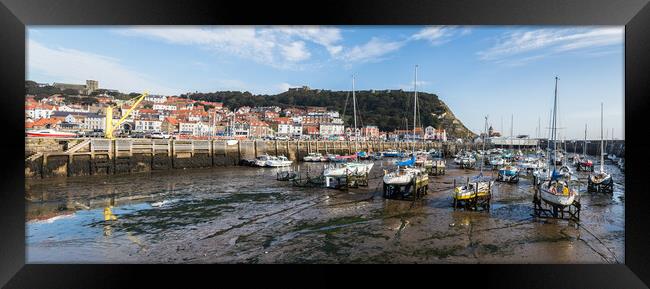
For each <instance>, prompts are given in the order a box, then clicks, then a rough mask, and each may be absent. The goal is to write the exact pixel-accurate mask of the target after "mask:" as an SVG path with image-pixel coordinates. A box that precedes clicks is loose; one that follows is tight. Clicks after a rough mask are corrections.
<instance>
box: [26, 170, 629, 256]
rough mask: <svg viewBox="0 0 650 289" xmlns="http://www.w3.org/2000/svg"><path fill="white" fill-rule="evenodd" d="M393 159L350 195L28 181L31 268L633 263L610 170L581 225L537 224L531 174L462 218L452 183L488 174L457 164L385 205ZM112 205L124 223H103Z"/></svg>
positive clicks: (279, 187)
mask: <svg viewBox="0 0 650 289" xmlns="http://www.w3.org/2000/svg"><path fill="white" fill-rule="evenodd" d="M389 163H390V161H389V160H384V161H377V162H376V164H375V167H374V168H373V171H372V173H371V180H370V184H369V186H368V187H366V188H359V189H350V190H349V191H339V190H333V189H324V188H315V189H314V188H309V189H308V188H296V187H292V186H291V184H290V183H289V182H281V181H277V180H276V172H277V171H278V169H273V168H251V167H228V168H211V169H194V170H175V171H166V172H154V173H144V174H135V175H122V176H119V175H118V176H103V177H102V176H93V177H76V178H67V179H51V180H37V181H28V183H27V185H26V191H27V196H26V198H27V202H28V205H27V211H28V215H27V261H28V262H29V263H167V262H171V263H215V262H216V263H623V262H624V206H625V198H624V195H625V194H624V191H625V187H624V176H623V174H622V173H620V171H619V170H618V168H616V167H615V166H613V165H611V164H608V166H607V169H608V171H609V172H612V173H613V176H614V181H615V187H614V193H613V194H590V193H587V192H586V185H584V184H583V185H582V187H581V188H580V195H581V203H582V211H581V216H580V217H581V218H580V222H579V223H576V222H572V221H566V220H550V219H536V218H533V217H532V213H533V205H532V199H533V190H532V187H531V179H528V178H521V180H520V182H519V183H517V184H507V183H496V185H495V187H494V193H493V197H492V203H491V209H490V210H489V211H485V212H481V211H478V212H473V211H465V210H462V209H457V210H454V209H453V208H452V206H451V202H452V199H451V190H452V184H453V179H454V178H458V179H461V178H463V177H465V176H472V175H475V174H477V173H478V171H476V170H460V169H456V168H455V165H453V164H452V162H451V161H450V160H449V161H448V165H447V174H446V175H445V176H437V177H430V183H429V194H428V195H426V196H425V197H424V198H423V199H422V200H418V201H404V200H387V199H384V198H382V192H381V190H382V187H381V184H382V182H381V175H382V174H383V171H382V170H383V169H384V168H390V167H392V165H390V164H389ZM322 166H323V164H319V163H301V164H300V170H301V171H302V172H305V171H306V170H308V169H309V170H310V171H311V172H312V173H318V172H320V171H321V170H322ZM486 173H488V174H491V173H493V172H492V171H489V170H486ZM494 173H495V174H496V172H494ZM578 176H579V177H580V178H584V177H585V176H586V174H581V173H579V174H578ZM111 204H112V205H113V207H108V206H109V205H111ZM106 208H110V213H109V214H108V215H109V216H110V215H111V214H112V215H113V216H114V217H113V218H114V220H109V221H105V216H106V211H105V210H106ZM109 218H110V217H109Z"/></svg>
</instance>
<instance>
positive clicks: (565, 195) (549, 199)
mask: <svg viewBox="0 0 650 289" xmlns="http://www.w3.org/2000/svg"><path fill="white" fill-rule="evenodd" d="M558 79H559V78H558V77H557V76H556V77H555V97H554V99H553V121H552V126H551V137H552V144H553V151H552V152H553V154H554V155H553V158H549V160H551V163H550V164H549V170H548V175H547V180H544V181H543V182H541V183H540V184H539V191H540V196H541V198H542V200H544V201H545V202H546V203H548V204H551V205H557V206H568V205H571V204H573V201H574V200H575V197H576V195H577V194H576V191H575V190H574V189H572V188H571V187H570V186H569V183H568V181H567V180H565V179H564V178H563V177H562V175H561V174H560V173H559V172H558V171H557V162H556V160H557V159H558V158H557V154H558V150H557V139H556V138H557V127H556V123H557V81H558ZM549 144H550V143H549ZM551 166H552V168H553V170H552V171H551V169H550V168H551Z"/></svg>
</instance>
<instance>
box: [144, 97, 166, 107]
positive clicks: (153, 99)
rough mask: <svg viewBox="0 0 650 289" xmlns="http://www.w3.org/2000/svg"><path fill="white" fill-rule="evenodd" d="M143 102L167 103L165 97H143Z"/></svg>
mask: <svg viewBox="0 0 650 289" xmlns="http://www.w3.org/2000/svg"><path fill="white" fill-rule="evenodd" d="M144 100H145V101H150V102H153V103H164V102H166V101H167V97H166V96H163V95H147V96H145V98H144ZM154 109H155V108H154Z"/></svg>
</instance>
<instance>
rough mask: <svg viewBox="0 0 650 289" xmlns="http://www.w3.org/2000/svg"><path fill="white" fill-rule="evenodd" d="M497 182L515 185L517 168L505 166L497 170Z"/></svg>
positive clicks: (517, 179) (517, 174)
mask: <svg viewBox="0 0 650 289" xmlns="http://www.w3.org/2000/svg"><path fill="white" fill-rule="evenodd" d="M497 181H501V182H510V183H516V182H519V168H517V166H513V165H506V166H503V167H501V168H500V169H499V171H498V174H497Z"/></svg>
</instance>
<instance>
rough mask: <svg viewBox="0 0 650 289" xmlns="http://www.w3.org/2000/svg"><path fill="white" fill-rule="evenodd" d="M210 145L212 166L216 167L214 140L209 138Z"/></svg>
mask: <svg viewBox="0 0 650 289" xmlns="http://www.w3.org/2000/svg"><path fill="white" fill-rule="evenodd" d="M208 145H209V146H210V149H209V152H210V167H214V140H212V139H211V140H209V141H208ZM255 151H256V152H255V154H257V146H256V147H255Z"/></svg>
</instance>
